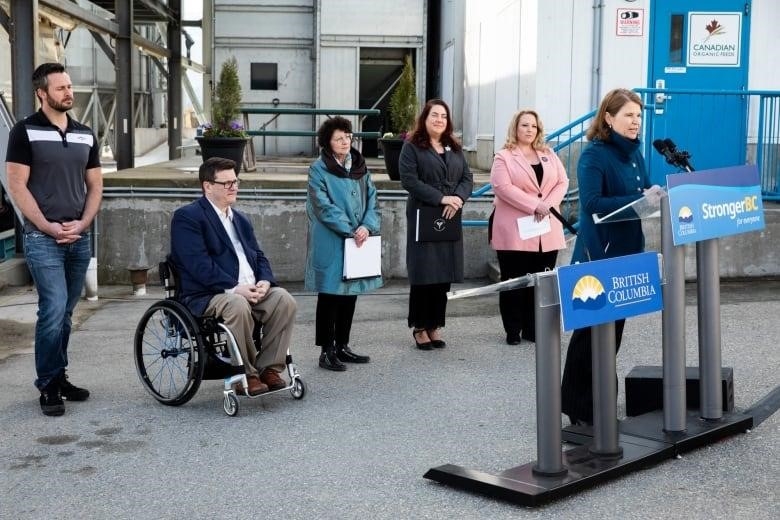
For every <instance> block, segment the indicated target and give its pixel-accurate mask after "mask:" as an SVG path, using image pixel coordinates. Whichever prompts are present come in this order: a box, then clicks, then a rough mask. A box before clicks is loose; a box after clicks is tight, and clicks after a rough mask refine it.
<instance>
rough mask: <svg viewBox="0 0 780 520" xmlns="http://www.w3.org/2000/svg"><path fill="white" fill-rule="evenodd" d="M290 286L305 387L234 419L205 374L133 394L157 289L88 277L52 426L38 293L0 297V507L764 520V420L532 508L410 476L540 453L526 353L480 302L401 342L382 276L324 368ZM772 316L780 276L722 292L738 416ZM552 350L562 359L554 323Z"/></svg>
mask: <svg viewBox="0 0 780 520" xmlns="http://www.w3.org/2000/svg"><path fill="white" fill-rule="evenodd" d="M486 283H488V282H487V281H482V280H476V281H471V282H469V283H468V284H463V285H459V286H457V287H456V288H465V287H473V286H478V285H481V284H486ZM289 289H290V290H291V292H292V293H293V294H294V295H295V296H296V299H297V301H298V304H299V313H298V317H297V322H296V329H295V333H294V336H293V351H292V354H293V357H294V359H295V361H296V363H297V364H298V366H299V370H300V372H301V374H302V377H303V379H304V382H305V384H306V390H307V393H306V396H305V397H304V398H303V399H302V400H294V399H293V398H292V397H291V396H290V395H289V394H288V393H279V394H274V395H271V396H266V397H261V398H258V399H251V400H250V399H242V400H241V402H240V411H239V414H238V416H236V417H233V418H231V417H228V416H226V415H225V414H224V412H223V411H222V382H221V381H205V382H204V383H203V385H202V386H201V388H200V389H199V390H198V392H197V394H196V395H195V397H194V398H193V399H192V400H191V401H190V402H189V403H187V404H185V405H183V406H180V407H168V406H163V405H161V404H159V403H158V402H156V401H155V400H154V399H153V398H152V397H151V396H150V395H149V394H148V393H147V392H146V391H145V390H144V388H143V387H142V386H141V384H140V382H139V380H138V377H137V374H136V370H135V365H134V362H133V357H132V352H133V336H134V333H135V329H136V325H137V323H138V321H139V319H140V317H141V315H142V314H143V312H144V311H145V310H146V309H147V308H148V307H149V306H150V305H151V304H152V303H153V302H154V301H156V300H158V299H161V298H162V290H161V289H160V288H159V287H152V286H150V287H149V294H147V295H146V296H143V297H136V296H132V294H131V289H130V287H118V286H117V287H101V288H100V293H99V294H100V298H99V300H98V301H97V302H87V301H82V302H81V303H80V304H79V307H78V311H77V313H76V317H75V318H76V319H75V321H76V326H75V328H74V331H73V335H72V338H71V347H70V369H69V374H70V377H71V380H72V381H73V382H74V383H76V384H78V385H81V386H86V387H88V388H89V389H90V390H91V391H92V396H91V397H90V399H89V400H88V401H86V402H83V403H66V406H67V411H66V413H65V415H64V416H62V417H45V416H43V415H42V414H41V412H40V408H39V406H38V393H37V392H36V390H35V388H34V386H33V384H32V381H33V379H34V366H33V365H34V358H33V352H32V343H31V338H32V324H33V323H34V320H35V311H36V304H35V301H36V298H35V293H34V290H33V289H31V288H29V287H23V288H6V289H4V290H3V291H2V292H0V325H1V326H2V331H0V390H1V391H0V518H2V519H14V520H17V519H59V518H62V519H65V518H68V519H73V518H79V519H82V518H83V519H103V518H111V519H138V518H150V519H179V518H187V519H190V520H194V519H212V518H237V519H244V518H245V519H256V518H285V519H362V518H367V517H370V518H372V519H376V520H378V519H452V518H456V519H476V518H491V519H504V518H583V519H587V518H599V519H611V518H621V519H623V518H658V519H674V518H685V519H712V518H718V519H719V518H729V519H732V518H736V519H770V518H777V514H778V511H780V498H779V497H780V495H779V494H778V489H779V488H780V448H778V444H779V443H778V440H779V439H780V435H779V434H780V419H779V418H778V417H779V416H780V414H778V413H774V414H772V415H770V416H769V417H768V418H767V419H766V420H764V421H763V422H762V423H761V424H759V425H758V426H756V427H755V428H754V429H753V430H752V431H750V432H748V433H744V434H737V435H735V436H732V437H728V438H725V439H723V440H720V441H718V442H716V443H714V444H710V445H707V446H705V447H702V448H700V449H697V450H694V451H691V452H688V453H686V454H685V455H684V456H683V457H682V458H680V459H669V460H666V461H664V462H661V463H660V464H657V465H654V466H651V467H649V468H647V469H644V470H641V471H638V472H634V473H630V474H628V475H626V476H623V477H621V478H617V479H615V480H611V481H609V482H607V483H605V484H602V485H599V486H597V487H593V488H590V489H586V490H584V491H581V492H579V493H576V494H573V495H571V496H569V497H566V498H563V499H560V500H557V501H554V502H552V503H549V504H547V505H544V506H542V507H538V508H526V507H522V506H518V505H516V504H513V503H509V502H504V501H500V500H495V499H491V498H488V497H484V496H481V495H476V494H471V493H467V492H463V491H460V490H458V489H454V488H450V487H447V486H443V485H441V484H438V483H435V482H432V481H429V480H426V479H424V478H423V474H424V473H425V472H426V471H427V470H428V469H429V468H431V467H435V466H439V465H442V464H446V463H452V464H457V465H460V466H465V467H469V468H473V469H478V470H482V471H486V472H499V471H502V470H505V469H508V468H511V467H514V466H519V465H522V464H526V463H528V462H531V461H533V460H535V459H536V417H535V365H534V363H535V360H534V345H533V344H530V343H526V342H524V343H522V344H521V345H518V346H509V345H506V344H505V343H504V334H503V333H502V328H501V322H500V318H499V317H498V305H497V296H495V295H490V296H480V297H477V298H470V299H463V300H455V301H452V302H450V304H449V307H448V317H447V327H446V329H445V334H444V336H445V339H446V340H447V343H448V345H447V348H445V349H441V350H435V351H430V352H427V351H419V350H417V349H414V348H413V347H412V345H413V341H412V336H411V334H410V332H409V330H408V329H407V327H406V304H407V294H408V287H407V286H406V285H405V284H404V283H403V282H393V283H390V284H388V285H387V286H386V287H385V288H383V289H381V290H380V291H378V292H376V293H374V294H371V295H365V296H361V297H360V298H359V299H358V305H357V311H356V315H355V322H354V325H353V335H352V341H351V344H352V346H353V348H354V350H355V351H357V352H360V353H366V354H370V355H371V363H369V364H368V365H364V366H355V365H352V366H350V367H349V369H348V370H347V371H346V372H343V373H334V372H328V371H325V370H322V369H320V368H318V367H317V357H318V354H319V352H318V350H317V349H316V348H315V347H314V346H313V340H314V308H315V303H316V297H315V295H313V294H311V293H306V292H303V291H302V290H301V288H300V286H295V285H292V286H289ZM695 300H696V298H695V288H694V287H689V290H688V306H687V308H686V326H687V347H686V356H687V357H686V359H687V363H688V364H689V365H696V364H697V359H698V353H697V332H696V327H697V318H696V303H695ZM778 316H780V282H778V281H766V280H763V281H752V282H740V283H724V284H722V287H721V317H722V322H721V333H722V362H723V365H724V366H730V367H733V369H734V385H735V407H736V409H737V410H739V411H745V410H748V409H750V408H751V406H753V405H754V404H755V403H757V402H759V401H760V400H761V399H762V398H764V397H765V396H767V395H769V394H770V393H771V392H773V391H776V388H777V387H778V386H779V385H780V375H778V368H779V367H780V351H779V350H778V348H777V319H778ZM660 330H661V316H660V314H658V313H656V314H651V315H646V316H642V317H638V318H632V319H629V321H628V323H627V325H626V331H625V336H624V342H623V346H622V348H621V351H620V354H619V356H618V363H617V369H618V376H619V380H620V384H619V395H618V416H619V417H622V416H623V415H624V414H625V403H624V384H623V377H624V376H625V375H626V374H627V373H628V372H629V371H630V370H631V368H633V367H634V366H637V365H660V363H661V341H660ZM562 343H563V349H562V350H563V352H564V355H565V351H566V348H565V347H566V345H567V344H568V334H564V335H563V341H562ZM564 423H565V422H564ZM569 448H571V446H566V445H565V446H564V449H569Z"/></svg>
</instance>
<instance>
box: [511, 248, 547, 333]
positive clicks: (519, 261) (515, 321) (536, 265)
mask: <svg viewBox="0 0 780 520" xmlns="http://www.w3.org/2000/svg"><path fill="white" fill-rule="evenodd" d="M496 256H497V257H498V266H499V269H501V280H502V281H503V280H509V279H510V278H517V277H518V276H525V275H527V274H528V273H538V272H541V271H544V270H545V269H552V268H553V267H555V261H556V260H557V259H558V251H557V250H555V251H548V252H546V253H543V252H541V251H539V252H535V251H496ZM498 308H499V310H500V311H501V321H502V322H503V324H504V331H505V332H506V333H507V335H519V334H520V332H521V331H522V336H523V338H525V339H527V340H529V341H536V325H535V322H534V288H533V287H524V288H522V289H514V290H512V291H501V292H500V293H498Z"/></svg>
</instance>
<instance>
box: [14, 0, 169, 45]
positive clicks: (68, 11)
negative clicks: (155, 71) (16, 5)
mask: <svg viewBox="0 0 780 520" xmlns="http://www.w3.org/2000/svg"><path fill="white" fill-rule="evenodd" d="M37 1H38V2H39V3H40V4H41V5H45V6H46V7H49V8H51V9H54V10H55V11H58V12H60V13H62V14H65V15H67V16H70V17H71V18H73V19H74V20H77V21H78V22H80V23H81V24H83V25H85V26H86V27H87V28H89V29H93V30H95V31H97V32H99V33H101V34H107V35H109V36H111V37H112V38H118V37H119V24H118V23H116V22H112V21H111V20H106V19H105V18H101V17H100V16H98V15H96V14H95V13H93V12H91V11H87V10H86V9H84V8H82V7H79V6H78V5H77V4H74V3H72V2H69V1H68V0H37ZM22 3H29V2H22ZM118 16H119V9H117V17H118ZM117 19H118V18H117ZM131 39H132V42H133V44H134V45H135V46H137V47H138V48H140V49H141V50H142V51H144V52H145V53H147V54H150V55H152V56H157V57H158V58H169V57H170V55H171V53H170V51H169V50H168V49H166V48H165V47H161V46H160V45H157V44H156V43H154V42H153V41H151V40H148V39H146V38H144V37H143V36H141V35H140V34H137V33H133V32H131Z"/></svg>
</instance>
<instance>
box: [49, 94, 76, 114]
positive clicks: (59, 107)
mask: <svg viewBox="0 0 780 520" xmlns="http://www.w3.org/2000/svg"><path fill="white" fill-rule="evenodd" d="M46 103H47V104H48V105H49V107H50V108H51V109H52V110H56V111H57V112H63V113H64V112H67V111H68V110H70V109H71V108H73V100H71V101H70V105H66V104H64V103H59V102H57V101H54V100H53V99H51V98H47V99H46Z"/></svg>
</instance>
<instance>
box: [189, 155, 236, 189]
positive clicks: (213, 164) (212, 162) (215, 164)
mask: <svg viewBox="0 0 780 520" xmlns="http://www.w3.org/2000/svg"><path fill="white" fill-rule="evenodd" d="M235 169H236V162H235V161H234V160H232V159H225V158H224V157H209V158H208V159H206V160H205V161H203V164H201V165H200V168H199V169H198V180H199V181H200V183H201V184H203V183H204V182H214V179H216V178H217V172H221V171H223V170H235Z"/></svg>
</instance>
